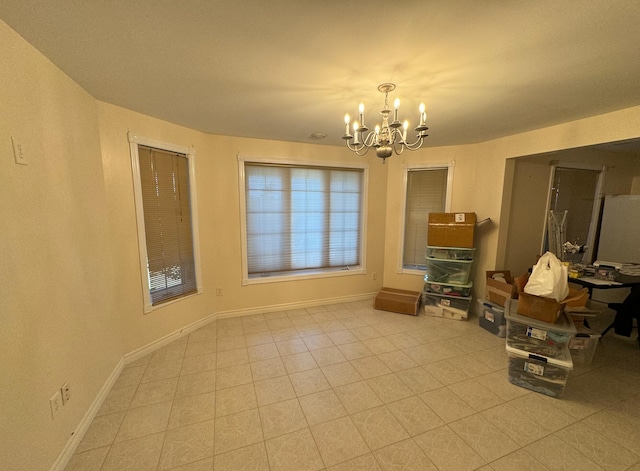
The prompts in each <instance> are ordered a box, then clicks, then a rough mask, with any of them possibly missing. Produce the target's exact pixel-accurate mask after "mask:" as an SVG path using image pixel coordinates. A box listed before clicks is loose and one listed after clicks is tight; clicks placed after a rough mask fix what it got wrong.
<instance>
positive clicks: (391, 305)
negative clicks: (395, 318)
mask: <svg viewBox="0 0 640 471" xmlns="http://www.w3.org/2000/svg"><path fill="white" fill-rule="evenodd" d="M421 297H422V295H421V293H419V292H417V291H406V290H403V289H394V288H382V289H381V290H380V292H379V293H378V295H377V296H376V299H375V301H374V303H373V307H374V308H375V309H379V310H381V311H390V312H397V313H399V314H409V315H411V316H417V315H418V312H419V309H420V299H421Z"/></svg>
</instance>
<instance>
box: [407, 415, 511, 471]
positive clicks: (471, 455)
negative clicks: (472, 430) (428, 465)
mask: <svg viewBox="0 0 640 471" xmlns="http://www.w3.org/2000/svg"><path fill="white" fill-rule="evenodd" d="M414 440H415V442H416V443H417V444H418V446H419V447H420V448H421V449H422V451H423V452H424V454H425V455H426V456H427V458H429V459H430V460H431V461H432V462H433V463H434V464H435V465H436V466H437V467H438V470H440V471H471V470H474V469H476V468H479V467H480V466H482V465H484V464H485V462H484V460H483V459H482V458H481V457H480V455H478V454H477V453H476V452H475V451H473V449H472V448H471V447H470V446H469V445H467V444H466V443H465V442H464V440H462V438H460V437H459V436H458V435H456V433H455V432H454V431H453V430H451V429H450V428H449V427H448V426H447V425H445V426H442V427H438V428H435V429H433V430H429V431H428V432H425V433H423V434H421V435H418V436H416V437H414ZM514 471H515V470H514Z"/></svg>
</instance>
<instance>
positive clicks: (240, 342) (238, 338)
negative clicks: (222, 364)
mask: <svg viewBox="0 0 640 471" xmlns="http://www.w3.org/2000/svg"><path fill="white" fill-rule="evenodd" d="M246 346H247V340H246V339H245V337H244V335H234V336H230V337H221V338H218V340H217V351H218V352H226V351H229V350H237V349H238V348H244V347H246Z"/></svg>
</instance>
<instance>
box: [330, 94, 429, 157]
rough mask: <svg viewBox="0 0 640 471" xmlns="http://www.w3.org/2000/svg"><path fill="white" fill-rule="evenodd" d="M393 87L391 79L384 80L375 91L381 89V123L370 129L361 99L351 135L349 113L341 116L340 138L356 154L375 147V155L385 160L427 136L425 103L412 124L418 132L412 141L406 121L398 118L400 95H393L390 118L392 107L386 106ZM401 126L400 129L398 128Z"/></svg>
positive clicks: (421, 141)
mask: <svg viewBox="0 0 640 471" xmlns="http://www.w3.org/2000/svg"><path fill="white" fill-rule="evenodd" d="M395 89H396V86H395V84H393V83H383V84H381V85H379V86H378V91H379V92H381V93H384V106H383V108H382V110H381V111H380V115H381V116H382V123H381V124H377V125H376V127H375V129H374V131H373V132H367V131H369V128H367V127H366V125H365V124H364V104H363V103H360V106H359V107H358V113H359V118H360V121H359V122H358V121H355V122H354V123H353V135H352V134H351V133H350V130H349V122H350V118H349V115H348V114H346V115H345V117H344V122H345V132H344V136H342V138H343V139H344V140H345V141H346V144H347V148H349V150H351V151H353V152H355V153H356V154H357V155H364V154H366V153H367V152H368V151H369V149H371V148H375V150H376V155H377V156H378V157H380V158H381V159H382V162H383V163H384V162H385V159H386V158H387V157H391V155H393V154H394V153H395V154H396V155H400V154H402V152H404V150H405V148H407V149H409V150H417V149H419V148H420V147H422V145H423V144H424V139H425V138H426V137H427V136H428V134H427V132H426V131H427V129H429V128H428V127H427V125H426V120H427V114H426V113H425V111H424V110H425V106H424V103H420V107H419V111H420V124H419V125H418V126H417V127H416V128H415V131H416V132H417V135H416V140H415V141H414V142H407V131H408V129H409V121H407V120H405V121H404V123H403V124H401V123H400V121H398V109H399V108H400V99H399V98H396V99H395V100H394V102H393V108H394V109H393V121H392V122H389V118H390V117H391V116H390V115H391V108H390V107H389V101H388V98H389V92H392V91H393V90H395ZM401 127H402V131H401V130H400V128H401Z"/></svg>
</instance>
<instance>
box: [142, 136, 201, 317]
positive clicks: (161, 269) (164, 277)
mask: <svg viewBox="0 0 640 471" xmlns="http://www.w3.org/2000/svg"><path fill="white" fill-rule="evenodd" d="M135 150H136V152H135V154H136V155H135V157H137V170H138V172H139V182H137V183H139V184H138V185H136V193H137V195H136V196H137V198H136V200H137V210H138V230H139V232H140V237H139V239H140V240H139V242H140V247H141V254H140V257H141V264H142V265H143V266H144V268H145V271H146V276H147V280H146V281H147V285H146V288H147V289H145V293H147V294H148V299H147V300H146V303H145V305H146V307H147V308H150V306H157V305H159V304H162V303H166V302H168V301H171V300H174V299H177V298H180V297H183V296H187V295H190V294H193V293H196V292H197V291H198V276H197V273H198V269H197V263H196V261H197V258H196V251H195V245H194V240H195V238H194V220H193V217H192V200H191V181H190V180H191V179H190V161H189V160H190V159H189V157H190V156H189V155H187V154H186V153H182V152H175V151H172V150H165V149H161V148H156V147H150V146H147V145H141V144H137V145H136V146H135ZM132 154H133V153H132ZM191 157H192V156H191ZM143 242H144V244H143Z"/></svg>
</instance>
